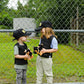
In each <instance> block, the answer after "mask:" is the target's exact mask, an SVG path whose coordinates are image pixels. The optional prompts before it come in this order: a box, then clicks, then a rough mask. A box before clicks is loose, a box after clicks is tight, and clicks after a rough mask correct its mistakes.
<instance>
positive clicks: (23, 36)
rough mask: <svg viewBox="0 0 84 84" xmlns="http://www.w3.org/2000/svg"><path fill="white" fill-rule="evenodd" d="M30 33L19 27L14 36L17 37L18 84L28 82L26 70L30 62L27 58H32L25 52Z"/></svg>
mask: <svg viewBox="0 0 84 84" xmlns="http://www.w3.org/2000/svg"><path fill="white" fill-rule="evenodd" d="M29 35H30V34H29V33H27V32H26V31H25V30H24V29H18V30H16V31H14V32H13V37H14V38H15V39H14V40H17V43H16V44H15V46H14V55H15V65H14V68H15V70H16V84H26V71H27V64H28V62H27V60H25V59H28V58H30V56H29V55H27V54H25V50H27V45H26V44H25V43H24V42H25V41H26V40H27V36H29Z"/></svg>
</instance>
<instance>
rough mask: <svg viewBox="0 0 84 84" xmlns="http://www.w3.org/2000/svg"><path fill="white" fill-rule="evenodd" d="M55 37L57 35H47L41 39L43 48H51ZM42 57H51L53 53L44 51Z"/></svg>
mask: <svg viewBox="0 0 84 84" xmlns="http://www.w3.org/2000/svg"><path fill="white" fill-rule="evenodd" d="M53 37H55V36H53V35H52V36H50V38H48V39H47V38H46V37H45V36H44V37H43V38H42V39H41V44H43V48H45V49H51V47H50V45H51V41H52V39H53ZM41 57H45V58H49V57H52V53H44V54H43V55H42V56H41Z"/></svg>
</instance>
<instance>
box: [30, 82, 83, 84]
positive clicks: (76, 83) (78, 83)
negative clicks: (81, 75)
mask: <svg viewBox="0 0 84 84" xmlns="http://www.w3.org/2000/svg"><path fill="white" fill-rule="evenodd" d="M31 84H35V83H31ZM43 84H47V83H43ZM53 84H84V82H74V83H72V82H69V83H53Z"/></svg>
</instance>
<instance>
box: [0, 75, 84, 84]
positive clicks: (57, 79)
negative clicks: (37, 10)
mask: <svg viewBox="0 0 84 84" xmlns="http://www.w3.org/2000/svg"><path fill="white" fill-rule="evenodd" d="M53 81H54V83H65V82H66V83H67V82H84V77H76V76H71V77H66V78H60V77H55V78H54V80H53ZM15 82H16V81H10V80H7V79H0V84H15ZM35 82H36V79H33V80H32V78H28V79H27V83H28V84H34V83H35ZM43 82H44V83H46V78H43Z"/></svg>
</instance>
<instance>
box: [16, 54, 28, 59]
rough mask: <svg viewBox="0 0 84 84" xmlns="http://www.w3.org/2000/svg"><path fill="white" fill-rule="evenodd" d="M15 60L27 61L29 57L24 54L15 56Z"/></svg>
mask: <svg viewBox="0 0 84 84" xmlns="http://www.w3.org/2000/svg"><path fill="white" fill-rule="evenodd" d="M15 58H19V59H28V58H29V56H28V55H27V54H26V55H15Z"/></svg>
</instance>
